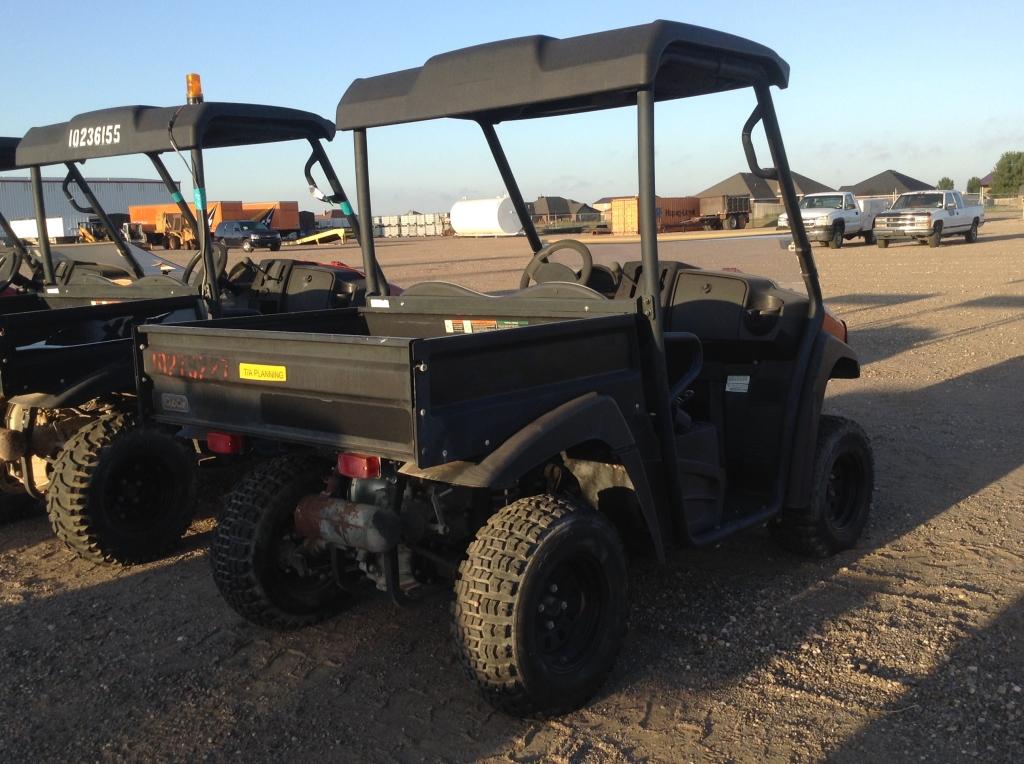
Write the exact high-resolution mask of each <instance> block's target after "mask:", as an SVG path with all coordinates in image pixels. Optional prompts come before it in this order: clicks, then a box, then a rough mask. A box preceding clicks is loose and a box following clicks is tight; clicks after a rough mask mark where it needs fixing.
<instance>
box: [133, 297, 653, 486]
mask: <svg viewBox="0 0 1024 764" xmlns="http://www.w3.org/2000/svg"><path fill="white" fill-rule="evenodd" d="M473 321H476V322H477V326H478V328H479V327H480V325H481V324H482V323H484V322H489V323H491V324H493V329H494V330H491V331H485V333H482V334H465V333H461V329H460V328H459V327H453V325H452V324H453V319H444V318H441V317H439V316H437V315H430V314H412V313H401V314H399V313H391V312H386V311H373V310H361V309H360V310H355V309H348V310H343V311H336V312H334V315H333V316H328V315H324V316H323V317H322V322H323V323H325V324H333V326H334V331H335V332H339V333H331V334H326V333H316V332H310V331H308V329H309V327H310V317H308V316H306V317H303V315H302V314H299V315H297V316H289V317H284V318H279V319H278V320H277V321H276V322H274V323H269V322H267V321H265V320H261V319H259V318H254V319H251V320H250V319H246V320H240V321H235V322H233V323H234V326H242V325H245V326H249V327H253V326H260V325H262V327H263V328H262V330H260V329H253V328H245V329H243V328H211V327H210V325H209V324H207V325H206V326H205V327H198V326H181V325H179V326H144V327H141V328H139V329H138V330H137V340H138V342H137V353H138V360H137V367H138V369H139V370H140V371H141V375H142V379H141V380H140V389H141V390H142V399H143V405H144V406H146V407H148V409H149V412H150V413H151V414H152V416H153V417H154V418H155V419H157V420H159V421H163V422H167V423H172V424H179V425H189V426H193V427H197V428H200V429H206V430H219V431H229V432H237V433H243V434H251V435H255V436H260V437H262V438H267V439H272V440H274V439H277V440H283V441H292V442H297V443H305V444H318V445H323V446H330V447H332V448H339V449H344V450H349V451H356V452H365V453H370V454H375V455H380V456H386V457H390V458H394V459H399V460H403V461H411V462H415V463H416V464H417V465H418V466H419V467H431V466H435V465H438V464H443V463H446V462H450V461H453V460H457V459H466V458H471V457H477V456H481V455H484V454H486V453H489V452H490V451H492V450H494V449H495V448H497V447H498V446H499V445H501V444H502V443H503V442H504V441H505V440H506V439H507V438H509V437H510V436H512V435H513V434H514V433H516V432H517V431H519V430H520V429H521V428H522V427H524V426H525V425H527V424H529V423H530V422H531V421H533V420H534V419H536V418H537V417H539V416H540V415H541V414H543V413H545V412H547V411H550V410H551V409H553V408H555V407H556V406H558V405H560V404H561V403H564V402H566V401H569V400H572V399H573V398H576V397H578V396H580V395H583V394H584V393H587V392H591V391H597V392H603V393H606V394H609V395H611V396H613V397H614V398H616V400H618V401H619V402H620V405H621V406H622V410H624V411H646V407H645V406H644V405H643V387H642V384H641V372H640V358H639V352H638V349H637V348H638V346H639V343H638V339H637V336H636V335H637V319H636V316H635V315H621V314H620V315H604V316H595V317H593V318H577V319H569V320H559V319H548V320H546V321H545V320H544V319H536V318H535V319H533V320H532V321H531V325H528V326H527V325H524V324H526V323H527V322H526V321H520V319H517V318H514V317H512V318H507V319H505V318H502V317H500V316H499V317H495V316H494V314H493V313H492V314H490V315H488V316H486V317H484V316H477V317H474V316H467V315H466V314H465V313H463V314H462V317H460V318H459V319H458V323H459V324H462V323H463V322H473ZM516 322H519V323H516ZM219 323H222V322H219ZM446 323H447V324H448V325H449V326H448V328H456V329H459V332H460V333H454V332H452V333H446V331H445V329H446ZM521 324H523V325H521ZM289 325H291V326H293V327H295V328H300V327H301V328H302V329H303V331H287V327H288V326H289ZM503 326H509V327H515V328H502V327H503ZM389 327H390V329H391V331H381V330H386V329H388V328H389ZM403 334H404V335H409V336H401V335H403ZM417 335H427V336H417Z"/></svg>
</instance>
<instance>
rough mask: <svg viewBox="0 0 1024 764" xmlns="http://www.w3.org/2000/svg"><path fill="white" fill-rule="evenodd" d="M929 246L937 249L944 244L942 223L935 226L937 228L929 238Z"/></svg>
mask: <svg viewBox="0 0 1024 764" xmlns="http://www.w3.org/2000/svg"><path fill="white" fill-rule="evenodd" d="M927 241H928V246H929V247H937V246H939V245H940V244H941V243H942V221H939V222H938V223H936V224H935V228H933V229H932V233H931V236H929V237H928V239H927Z"/></svg>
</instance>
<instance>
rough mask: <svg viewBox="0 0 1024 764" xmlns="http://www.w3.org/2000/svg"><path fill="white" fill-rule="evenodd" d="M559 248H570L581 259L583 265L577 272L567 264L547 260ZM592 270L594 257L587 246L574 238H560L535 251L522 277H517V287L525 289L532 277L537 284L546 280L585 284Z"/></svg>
mask: <svg viewBox="0 0 1024 764" xmlns="http://www.w3.org/2000/svg"><path fill="white" fill-rule="evenodd" d="M560 249H571V250H573V251H574V252H576V253H577V254H578V255H579V256H580V259H581V260H582V261H583V267H582V268H580V272H579V273H578V274H577V273H576V271H574V270H573V269H572V268H570V267H569V266H568V265H562V264H561V263H552V262H549V261H548V257H549V256H550V255H552V254H553V253H555V252H557V251H558V250H560ZM593 270H594V257H593V255H591V254H590V250H589V249H587V246H586V245H585V244H584V243H583V242H581V241H576V239H562V240H561V241H556V242H552V243H551V244H548V245H547V246H546V247H541V248H540V249H539V250H537V253H536V254H535V255H534V256H533V259H532V260H531V261H530V262H529V263H528V264H527V266H526V269H525V270H524V271H523V275H522V277H521V278H520V279H519V288H520V289H526V287H528V286H530V279H533V280H534V281H535V282H537V283H538V284H543V283H544V282H547V281H575V282H576V283H577V284H586V283H587V281H589V280H590V274H591V272H592V271H593Z"/></svg>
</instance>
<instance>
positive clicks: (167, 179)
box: [146, 152, 199, 236]
mask: <svg viewBox="0 0 1024 764" xmlns="http://www.w3.org/2000/svg"><path fill="white" fill-rule="evenodd" d="M146 156H148V157H149V161H151V162H152V163H153V167H155V168H156V172H157V175H159V176H160V180H162V181H163V182H164V187H165V188H166V189H167V193H169V194H170V195H171V201H173V202H174V203H175V204H176V205H178V211H179V212H181V216H182V218H183V219H184V220H185V222H186V223H188V224H189V225H190V226H191V227H192V230H193V231H195V232H196V236H198V235H199V233H198V231H199V223H198V221H196V216H195V215H193V214H192V208H191V207H189V206H188V205H187V204H186V203H185V197H183V196H182V195H181V191H180V190H179V189H178V184H177V183H176V182H175V181H174V178H172V177H171V174H170V173H169V172H168V171H167V166H166V165H165V164H164V160H162V159H161V158H160V155H159V154H157V153H155V152H154V153H152V154H146Z"/></svg>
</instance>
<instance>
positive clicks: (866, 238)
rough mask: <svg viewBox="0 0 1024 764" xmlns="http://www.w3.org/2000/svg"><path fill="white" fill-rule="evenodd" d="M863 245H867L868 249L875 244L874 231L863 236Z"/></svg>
mask: <svg viewBox="0 0 1024 764" xmlns="http://www.w3.org/2000/svg"><path fill="white" fill-rule="evenodd" d="M864 243H865V244H867V245H868V246H869V247H870V246H871V245H872V244H874V243H875V232H874V231H868V232H867V233H866V234H864Z"/></svg>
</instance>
